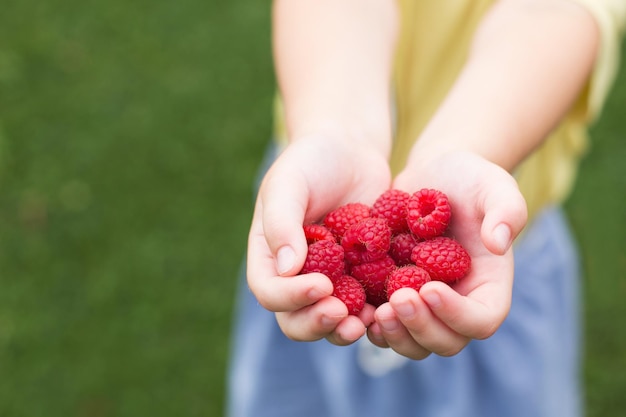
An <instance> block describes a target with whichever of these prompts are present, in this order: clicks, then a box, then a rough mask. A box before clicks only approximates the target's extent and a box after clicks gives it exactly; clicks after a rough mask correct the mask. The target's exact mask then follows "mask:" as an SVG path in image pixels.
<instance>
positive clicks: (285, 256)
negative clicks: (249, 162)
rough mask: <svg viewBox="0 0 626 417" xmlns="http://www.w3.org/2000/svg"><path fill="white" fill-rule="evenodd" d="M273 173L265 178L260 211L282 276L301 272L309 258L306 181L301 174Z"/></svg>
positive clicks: (267, 239)
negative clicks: (305, 221) (303, 226)
mask: <svg viewBox="0 0 626 417" xmlns="http://www.w3.org/2000/svg"><path fill="white" fill-rule="evenodd" d="M276 170H277V171H278V172H273V171H270V172H269V173H268V175H267V176H266V177H265V179H264V181H263V184H262V185H261V190H260V192H259V199H258V203H257V209H256V210H255V212H256V213H258V216H260V221H261V223H260V225H261V230H262V232H263V235H264V236H265V239H266V241H267V245H268V247H269V249H270V252H271V253H272V254H273V255H274V258H275V261H276V270H277V271H278V273H279V274H280V275H284V276H288V275H295V274H297V273H298V271H299V270H300V268H301V267H302V264H303V263H304V259H305V258H306V253H307V252H306V251H307V247H306V238H305V237H304V232H303V230H302V225H303V224H304V217H305V213H306V209H307V203H308V195H307V191H306V182H305V181H302V180H301V179H300V177H299V176H298V175H293V174H292V175H281V174H280V169H279V168H276Z"/></svg>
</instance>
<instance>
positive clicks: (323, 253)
mask: <svg viewBox="0 0 626 417" xmlns="http://www.w3.org/2000/svg"><path fill="white" fill-rule="evenodd" d="M344 268H345V263H344V250H343V248H342V247H341V245H340V244H338V243H335V242H331V241H330V240H319V241H317V242H315V243H312V244H310V245H309V250H308V252H307V254H306V259H305V261H304V265H303V266H302V269H301V270H300V274H308V273H311V272H320V273H322V274H324V275H326V276H327V277H328V278H330V279H331V280H332V281H335V280H337V279H339V278H341V276H342V275H343V274H344Z"/></svg>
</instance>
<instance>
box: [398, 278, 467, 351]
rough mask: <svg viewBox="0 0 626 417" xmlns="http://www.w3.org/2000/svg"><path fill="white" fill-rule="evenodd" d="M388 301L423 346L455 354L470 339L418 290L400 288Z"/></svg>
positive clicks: (410, 332)
mask: <svg viewBox="0 0 626 417" xmlns="http://www.w3.org/2000/svg"><path fill="white" fill-rule="evenodd" d="M389 304H390V305H391V307H392V308H393V309H394V311H395V313H396V315H397V316H398V319H399V320H400V322H401V323H402V324H403V325H404V327H406V329H407V331H408V332H409V334H410V335H411V337H412V338H413V339H414V340H415V341H416V342H417V343H418V344H419V345H420V346H422V347H423V348H424V349H427V350H429V351H431V352H434V353H436V354H438V355H441V356H452V355H455V354H457V353H459V352H460V351H461V350H462V349H463V348H464V347H465V346H466V345H467V344H468V343H469V338H468V337H467V336H464V335H462V334H459V333H457V332H456V331H455V330H454V329H451V328H450V327H449V326H448V325H447V324H446V323H443V322H442V321H441V320H440V319H439V318H438V317H437V316H436V315H434V314H433V312H432V311H431V310H430V308H429V306H428V305H427V304H426V303H425V302H424V300H422V298H421V297H420V295H419V294H418V293H417V292H416V291H415V290H411V289H403V290H398V291H397V292H396V293H394V295H393V296H392V297H391V300H390V301H389Z"/></svg>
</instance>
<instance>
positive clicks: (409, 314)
mask: <svg viewBox="0 0 626 417" xmlns="http://www.w3.org/2000/svg"><path fill="white" fill-rule="evenodd" d="M393 186H394V188H399V189H402V190H405V191H408V192H413V191H415V190H417V189H419V188H422V187H429V188H436V189H438V190H441V191H443V192H444V193H445V194H446V195H447V196H448V198H449V200H450V204H451V208H452V223H451V224H450V229H449V231H448V233H449V234H451V235H452V236H453V237H454V238H455V239H456V240H458V241H459V242H460V243H461V244H462V245H463V246H464V247H465V248H466V249H467V251H468V253H469V254H470V256H471V258H472V266H471V271H470V273H469V274H468V275H467V276H466V277H464V278H463V279H462V280H460V281H459V282H457V283H456V284H454V285H452V287H450V286H448V285H446V284H444V283H441V282H436V281H433V282H430V283H427V284H425V285H424V286H423V287H422V288H421V289H420V291H419V293H418V292H416V291H414V290H410V289H402V290H399V291H397V292H396V293H394V294H393V296H392V297H391V299H390V302H389V303H385V304H383V305H382V306H380V307H379V308H378V309H377V310H376V312H375V323H374V324H372V325H371V326H370V327H369V329H368V336H369V338H370V340H371V341H372V342H373V343H374V344H376V345H378V346H381V347H391V348H393V349H394V350H395V351H397V352H398V353H400V354H402V355H404V356H407V357H410V358H414V359H422V358H425V357H426V356H428V355H429V354H430V353H431V352H434V353H436V354H439V355H443V356H449V355H454V354H456V353H458V352H459V351H461V350H462V349H463V348H464V347H465V346H466V345H467V344H468V343H469V341H470V340H472V339H484V338H487V337H489V336H491V335H492V334H493V333H494V332H495V331H496V330H497V329H498V327H499V326H500V325H501V324H502V322H503V321H504V319H505V318H506V316H507V314H508V311H509V309H510V305H511V296H512V286H513V253H512V247H511V246H512V242H513V239H514V238H515V237H516V236H517V235H518V234H519V233H520V232H521V230H522V229H523V227H524V225H525V224H526V220H527V212H526V203H525V201H524V199H523V197H522V195H521V193H520V192H519V189H518V187H517V183H516V182H515V180H514V179H513V177H512V176H511V175H510V174H509V173H508V172H507V171H505V170H504V169H502V168H500V167H499V166H497V165H495V164H493V163H491V162H489V161H487V160H485V159H484V158H482V157H480V156H478V155H476V154H473V153H470V152H451V153H447V154H443V155H441V156H439V157H437V158H435V159H432V160H428V161H426V162H425V161H424V160H422V163H420V165H419V166H411V165H408V166H407V167H406V169H405V170H404V171H403V172H402V173H401V174H399V175H398V177H397V178H396V179H395V181H394V184H393Z"/></svg>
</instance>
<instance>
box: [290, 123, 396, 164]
mask: <svg viewBox="0 0 626 417" xmlns="http://www.w3.org/2000/svg"><path fill="white" fill-rule="evenodd" d="M288 136H289V143H297V142H303V141H316V142H320V143H321V142H327V143H328V146H329V147H330V148H334V149H337V150H342V151H346V152H348V153H350V152H351V151H352V152H354V151H355V150H357V149H358V150H368V151H374V152H376V153H378V154H380V155H381V156H383V157H384V158H385V159H388V158H389V154H390V152H391V142H392V134H391V127H390V125H385V123H380V124H374V123H370V124H366V123H347V122H338V121H333V120H331V119H326V120H323V121H321V122H310V123H301V124H299V125H298V126H297V127H295V126H293V127H292V128H291V129H289V131H288Z"/></svg>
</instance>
